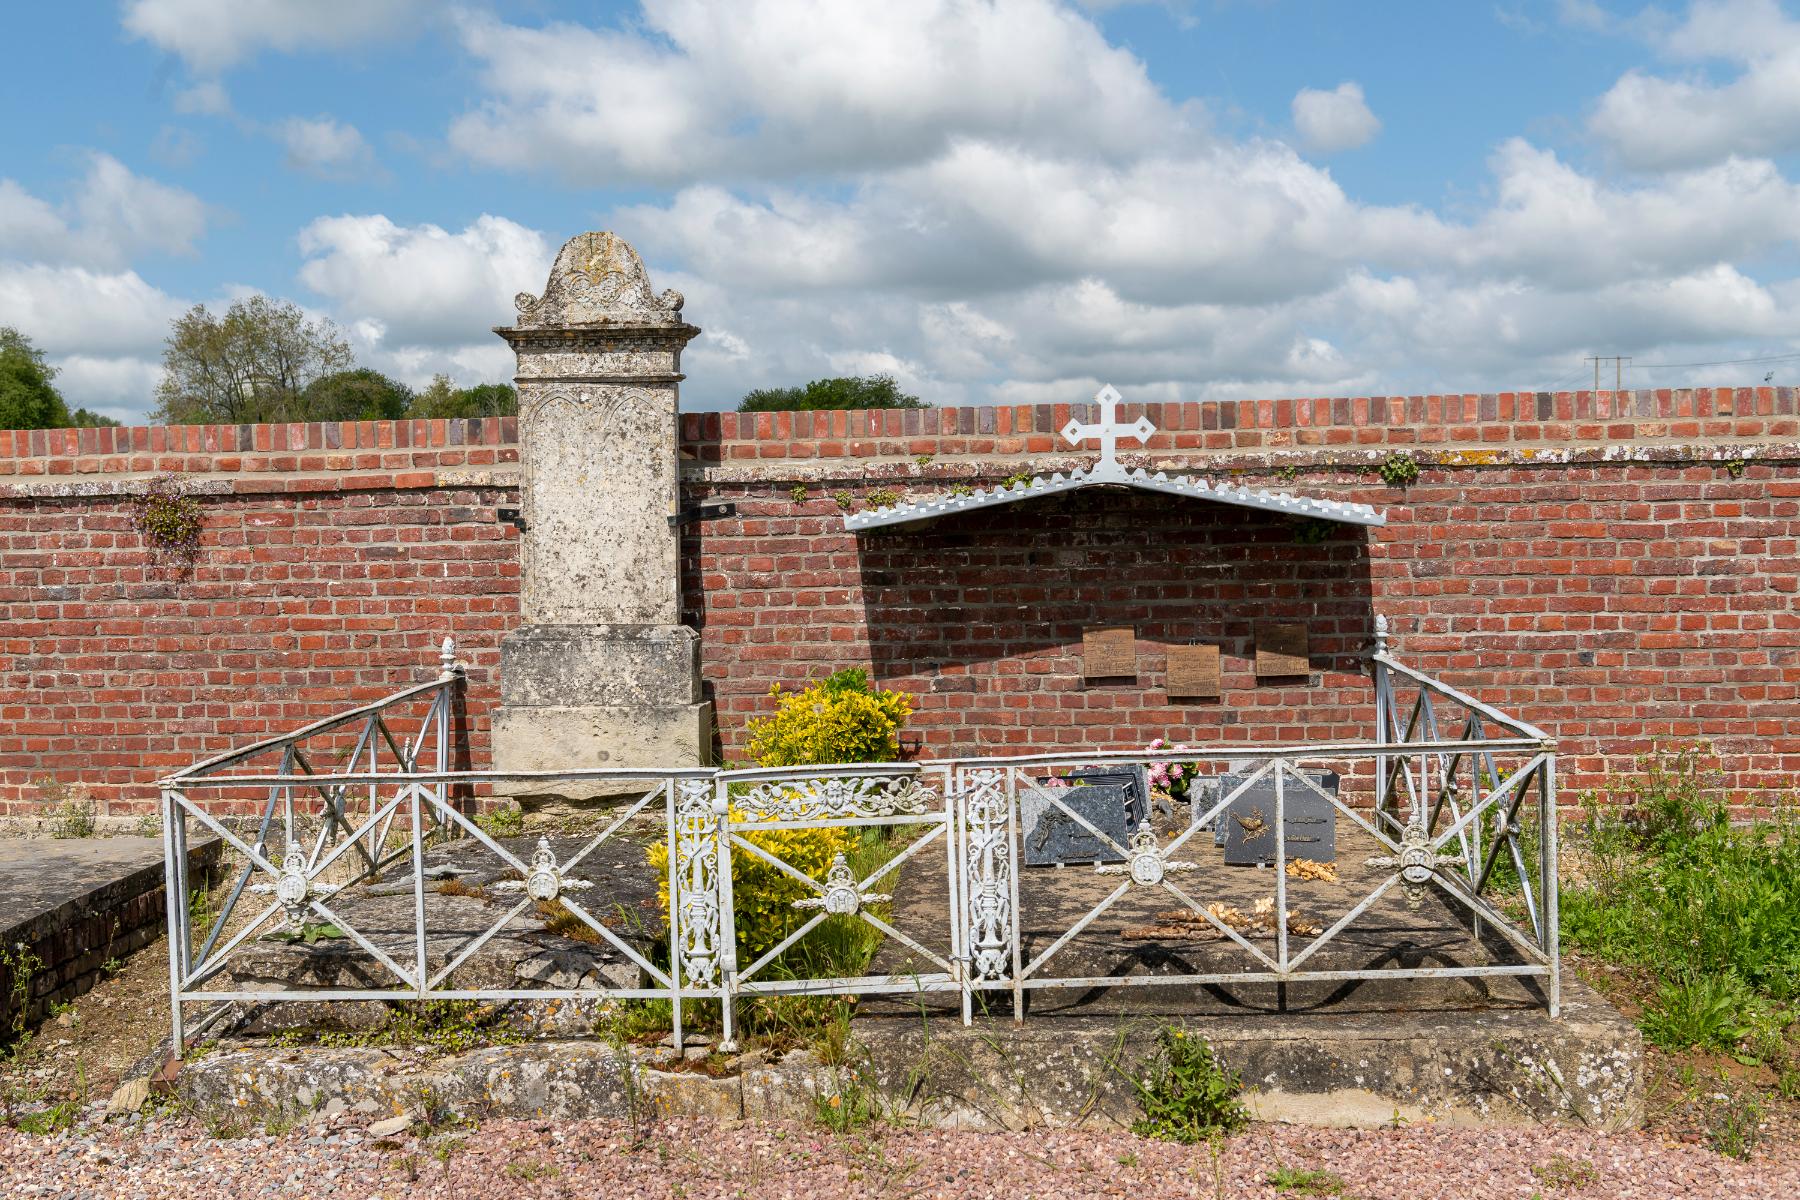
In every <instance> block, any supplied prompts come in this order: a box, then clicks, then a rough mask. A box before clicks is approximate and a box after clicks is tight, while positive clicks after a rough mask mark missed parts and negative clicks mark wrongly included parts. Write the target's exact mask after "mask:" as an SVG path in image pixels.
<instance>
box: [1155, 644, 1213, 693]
mask: <svg viewBox="0 0 1800 1200" xmlns="http://www.w3.org/2000/svg"><path fill="white" fill-rule="evenodd" d="M1168 675H1169V678H1168V685H1167V690H1168V693H1169V695H1170V696H1171V697H1174V696H1180V697H1182V698H1184V699H1190V700H1216V699H1218V698H1219V693H1220V686H1219V648H1218V647H1217V646H1170V647H1169V669H1168Z"/></svg>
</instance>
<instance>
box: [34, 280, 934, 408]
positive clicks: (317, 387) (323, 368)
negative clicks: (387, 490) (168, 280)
mask: <svg viewBox="0 0 1800 1200" xmlns="http://www.w3.org/2000/svg"><path fill="white" fill-rule="evenodd" d="M55 381H56V368H55V367H53V366H51V365H50V363H49V362H48V361H46V360H45V358H44V355H43V352H42V351H40V350H39V349H38V348H37V347H36V346H34V345H32V343H31V339H30V338H28V337H26V336H25V335H24V334H22V333H20V332H19V331H18V330H16V329H10V328H5V327H0V429H55V428H67V427H70V426H76V427H80V426H97V425H117V424H118V422H117V421H114V420H110V419H109V418H107V417H103V416H101V415H99V414H98V413H93V412H89V411H88V410H87V409H85V408H76V409H73V410H71V409H70V408H69V406H68V404H67V403H66V402H65V401H64V400H63V397H62V394H61V393H60V392H58V391H57V389H56V382H55ZM929 407H930V405H928V404H926V403H925V402H924V401H922V400H920V399H919V398H918V397H917V396H914V395H910V394H908V393H906V392H903V391H901V390H900V385H899V383H898V382H897V381H896V380H895V379H894V377H893V376H892V375H868V376H836V377H833V378H829V379H815V380H813V381H812V382H810V383H808V384H805V385H803V386H797V387H775V388H758V389H756V390H755V391H752V392H749V393H747V394H746V395H745V396H744V398H743V400H742V401H741V402H740V403H739V404H738V411H739V412H774V411H781V410H794V409H845V408H929ZM518 411H519V396H518V393H517V391H515V390H514V389H513V387H512V385H510V384H505V383H483V384H476V385H475V386H473V387H457V386H456V385H455V384H454V383H452V382H451V381H450V377H449V376H447V375H438V376H436V377H434V378H433V379H432V381H431V382H430V383H429V384H427V385H426V386H425V387H423V388H421V389H418V390H417V391H415V390H414V389H412V388H410V387H408V386H407V385H406V384H404V383H402V382H400V381H399V380H397V379H391V378H389V377H388V376H386V375H383V374H382V373H381V372H379V371H376V370H373V369H371V368H369V367H359V366H357V365H356V356H355V355H354V354H353V353H352V352H351V350H350V343H349V342H348V341H346V340H345V339H344V337H343V335H342V334H341V333H340V332H339V331H338V328H337V326H336V325H334V324H333V323H332V322H331V321H330V320H329V319H328V318H324V317H309V316H307V315H306V313H305V312H304V311H303V310H302V309H301V308H300V306H299V305H297V304H295V303H293V302H292V301H289V300H273V299H270V298H269V297H267V296H262V295H252V296H246V297H244V298H243V299H241V300H234V301H232V303H231V305H230V306H229V307H228V308H227V309H226V310H225V312H224V313H223V314H217V313H213V312H211V311H209V310H208V309H207V308H206V306H205V305H203V304H196V305H195V306H194V307H193V308H190V309H189V310H188V311H187V312H185V313H183V314H182V315H181V316H179V317H177V318H176V319H175V321H174V323H173V324H172V326H171V327H170V330H169V337H168V340H167V341H166V342H165V343H164V347H163V375H162V381H161V382H160V383H158V384H157V388H156V407H155V408H153V409H152V410H151V411H150V413H149V420H151V421H152V422H154V423H156V424H160V425H254V424H261V423H264V422H270V421H382V420H398V419H402V418H421V417H439V418H442V417H495V416H507V415H510V414H513V413H516V412H518Z"/></svg>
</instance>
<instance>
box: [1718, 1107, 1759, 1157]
mask: <svg viewBox="0 0 1800 1200" xmlns="http://www.w3.org/2000/svg"><path fill="white" fill-rule="evenodd" d="M1762 1118H1763V1111H1762V1105H1760V1104H1758V1103H1757V1101H1756V1098H1755V1097H1753V1096H1733V1097H1731V1098H1729V1099H1726V1100H1722V1101H1720V1102H1719V1103H1718V1104H1716V1105H1715V1106H1714V1107H1713V1109H1712V1111H1711V1112H1710V1113H1709V1114H1708V1116H1707V1123H1706V1125H1707V1128H1706V1140H1707V1142H1708V1144H1709V1145H1711V1146H1712V1148H1713V1149H1714V1150H1716V1151H1718V1152H1719V1153H1720V1154H1723V1155H1724V1156H1725V1157H1727V1158H1735V1159H1738V1160H1739V1161H1743V1160H1746V1159H1748V1158H1749V1157H1750V1155H1751V1154H1753V1153H1754V1152H1755V1151H1756V1147H1757V1144H1758V1143H1759V1142H1761V1141H1762Z"/></svg>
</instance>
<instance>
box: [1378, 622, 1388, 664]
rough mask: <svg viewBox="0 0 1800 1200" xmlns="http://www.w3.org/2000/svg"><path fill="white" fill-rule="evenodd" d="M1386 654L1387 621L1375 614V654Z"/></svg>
mask: <svg viewBox="0 0 1800 1200" xmlns="http://www.w3.org/2000/svg"><path fill="white" fill-rule="evenodd" d="M1387 652H1388V619H1387V617H1385V616H1383V615H1382V614H1381V613H1376V614H1375V653H1377V654H1386V653H1387Z"/></svg>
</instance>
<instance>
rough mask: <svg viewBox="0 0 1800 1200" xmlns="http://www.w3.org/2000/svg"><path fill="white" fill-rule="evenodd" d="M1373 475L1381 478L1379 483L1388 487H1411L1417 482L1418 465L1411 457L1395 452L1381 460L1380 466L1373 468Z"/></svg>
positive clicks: (1399, 451) (1400, 451)
mask: <svg viewBox="0 0 1800 1200" xmlns="http://www.w3.org/2000/svg"><path fill="white" fill-rule="evenodd" d="M1375 473H1376V474H1377V475H1379V476H1381V481H1382V482H1383V483H1385V484H1387V485H1388V486H1389V487H1397V488H1404V487H1411V486H1412V485H1413V484H1415V483H1417V482H1418V480H1419V464H1418V462H1417V461H1416V460H1415V459H1414V458H1413V456H1412V455H1410V454H1408V453H1406V452H1405V451H1404V450H1396V451H1394V452H1393V453H1392V454H1390V455H1388V456H1387V457H1386V458H1384V459H1382V460H1381V465H1380V466H1378V467H1376V468H1375Z"/></svg>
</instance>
